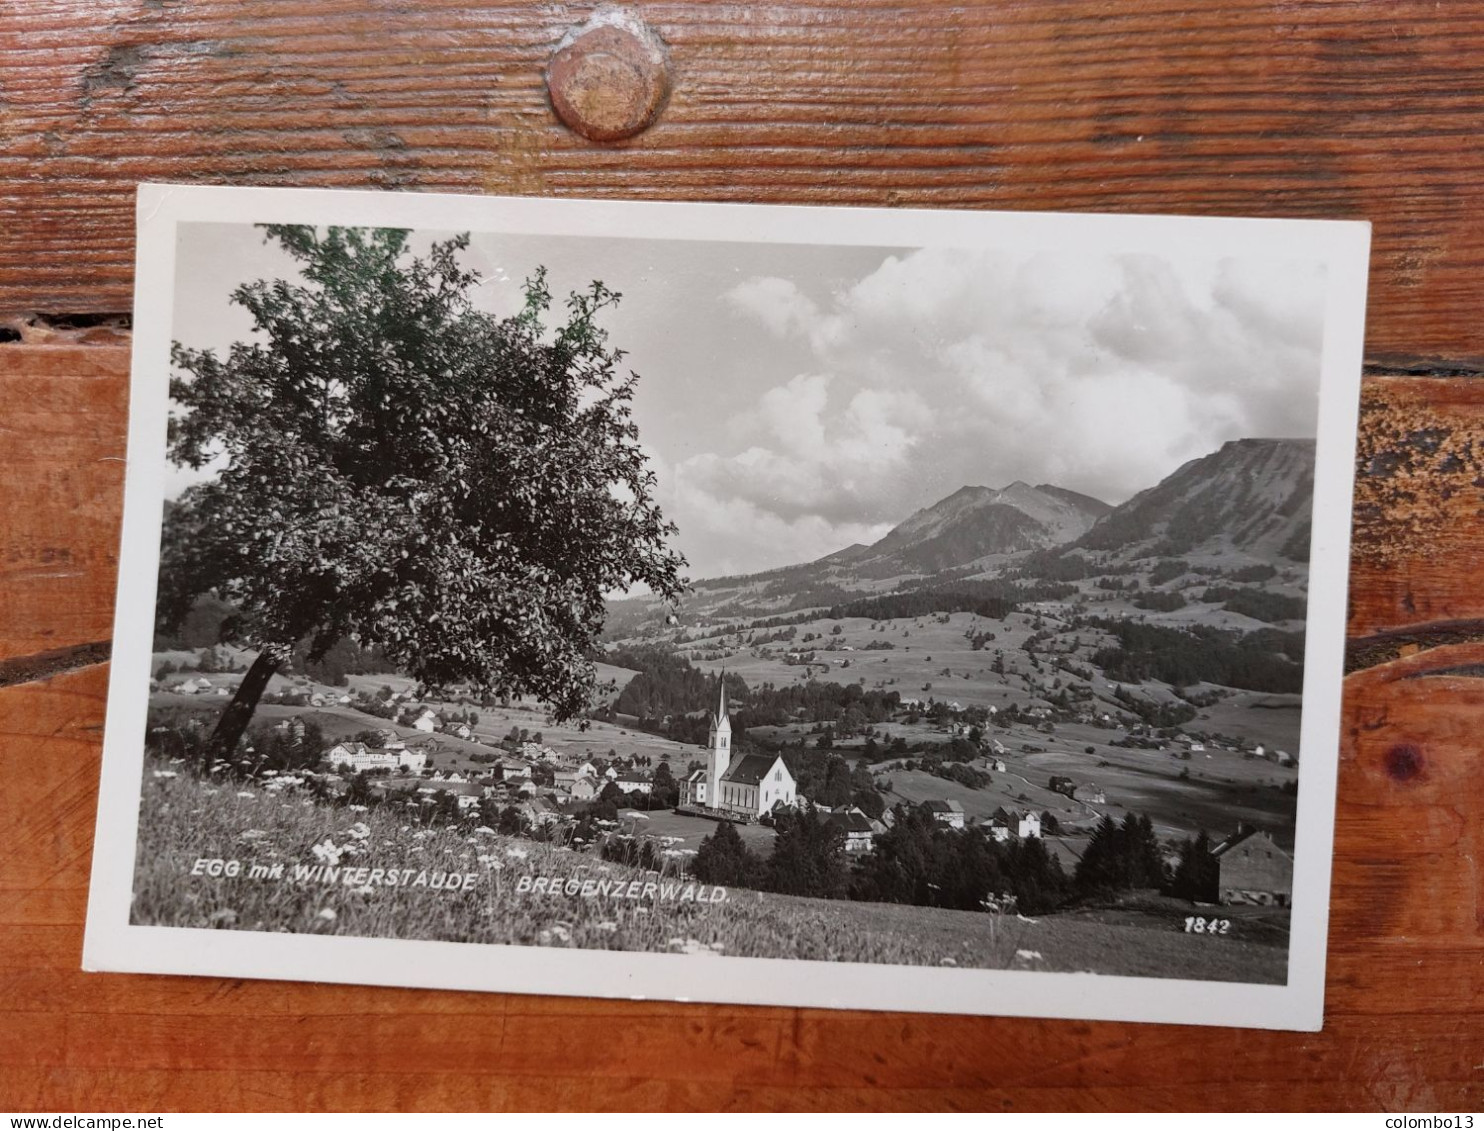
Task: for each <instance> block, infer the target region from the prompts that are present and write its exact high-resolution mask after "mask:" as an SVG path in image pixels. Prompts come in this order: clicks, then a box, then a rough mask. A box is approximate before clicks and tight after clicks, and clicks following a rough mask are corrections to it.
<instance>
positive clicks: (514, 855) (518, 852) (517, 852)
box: [505, 848, 530, 860]
mask: <svg viewBox="0 0 1484 1131" xmlns="http://www.w3.org/2000/svg"><path fill="white" fill-rule="evenodd" d="M505 855H506V856H509V857H510V858H511V859H512V860H524V859H525V858H526V857H527V856H529V855H530V853H529V852H527V851H526V850H525V849H524V848H507V849H506V850H505Z"/></svg>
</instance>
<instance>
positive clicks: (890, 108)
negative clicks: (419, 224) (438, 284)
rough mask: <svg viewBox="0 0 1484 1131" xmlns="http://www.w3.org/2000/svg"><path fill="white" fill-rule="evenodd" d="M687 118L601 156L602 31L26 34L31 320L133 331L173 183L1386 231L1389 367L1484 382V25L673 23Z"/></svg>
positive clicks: (9, 278) (1070, 9) (366, 23)
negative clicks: (1013, 212) (551, 68)
mask: <svg viewBox="0 0 1484 1131" xmlns="http://www.w3.org/2000/svg"><path fill="white" fill-rule="evenodd" d="M639 7H640V11H641V14H642V15H643V16H644V18H645V19H646V20H647V21H648V22H649V23H650V24H651V25H652V26H653V27H654V28H655V29H656V30H657V31H658V32H659V34H660V35H661V36H662V37H663V38H664V39H665V40H666V42H667V43H668V44H669V47H670V52H671V56H672V59H673V63H674V71H675V87H674V92H673V94H672V96H671V99H670V102H669V105H668V106H667V108H666V110H665V112H664V114H663V115H662V117H661V119H660V120H659V122H658V123H657V124H656V125H655V126H654V127H653V128H652V129H650V130H648V131H646V132H645V133H643V134H641V135H640V136H638V137H636V138H633V139H630V140H628V141H625V142H620V143H616V144H613V145H609V146H598V145H593V144H592V143H589V142H587V141H585V140H584V139H582V138H580V137H578V136H576V135H575V134H573V133H571V132H570V131H568V130H567V129H565V128H564V127H562V126H561V125H560V124H559V123H558V122H557V121H556V120H555V118H554V116H553V115H552V113H551V111H550V107H549V105H548V103H547V100H546V93H545V90H544V87H543V84H542V70H543V68H544V67H545V65H546V63H547V61H548V59H549V58H550V56H551V54H552V52H553V50H554V49H555V47H556V45H557V43H558V41H559V39H560V37H561V35H562V34H563V33H564V32H565V31H566V30H567V29H568V28H570V27H572V26H574V25H577V24H580V23H582V22H583V20H584V19H585V18H586V16H587V15H588V14H589V13H590V11H591V5H586V4H584V5H568V4H541V5H535V4H495V3H490V4H483V5H471V4H469V3H468V2H467V0H423V2H420V3H418V4H406V3H403V2H401V0H320V2H319V3H316V4H314V5H312V6H304V5H285V4H283V3H279V2H275V0H193V2H192V3H190V4H177V3H165V2H151V3H139V2H138V0H28V2H27V3H25V4H9V5H4V6H3V7H0V231H4V232H5V235H6V254H5V256H4V257H3V258H0V314H4V313H6V312H11V311H21V312H25V311H43V312H71V311H123V310H128V309H129V308H130V305H131V303H130V282H131V271H132V263H131V257H132V234H133V232H132V215H133V204H132V194H133V189H134V185H135V184H136V183H137V182H138V181H140V180H143V179H154V180H174V181H187V182H213V183H233V184H269V185H273V184H278V185H282V184H293V185H311V186H315V185H318V186H354V187H382V188H396V189H411V190H434V189H437V190H452V191H463V192H476V193H516V194H542V195H581V196H606V197H612V196H618V197H639V198H661V199H697V200H770V201H796V202H807V203H817V204H823V203H839V204H876V205H923V206H932V207H939V206H947V205H967V206H973V207H980V208H1007V209H1065V210H1080V211H1112V212H1180V213H1196V214H1222V215H1250V214H1259V215H1273V216H1308V217H1335V218H1347V219H1353V218H1363V219H1369V220H1372V221H1373V222H1374V223H1375V225H1376V229H1375V235H1376V240H1375V256H1374V269H1373V275H1372V288H1371V314H1372V317H1371V325H1372V330H1371V335H1370V346H1371V349H1372V352H1373V354H1374V355H1375V356H1376V357H1378V358H1380V359H1382V360H1387V359H1390V358H1392V357H1396V356H1408V357H1414V356H1418V355H1421V356H1435V357H1446V358H1450V359H1453V360H1458V359H1468V358H1473V359H1480V358H1484V321H1481V320H1480V319H1478V318H1477V317H1476V306H1477V302H1476V299H1477V282H1476V280H1477V278H1478V275H1479V272H1480V269H1481V265H1484V226H1481V225H1480V223H1479V222H1478V220H1477V217H1478V216H1479V215H1480V211H1481V209H1480V205H1481V193H1484V149H1481V147H1479V146H1477V145H1475V144H1473V141H1474V139H1475V138H1476V136H1477V133H1478V126H1479V115H1480V112H1481V108H1484V94H1481V91H1484V9H1481V8H1480V7H1479V6H1477V5H1471V4H1437V3H1434V2H1433V0H1373V2H1369V3H1366V2H1357V0H1314V2H1311V3H1276V4H1275V3H1272V2H1271V0H1206V2H1204V3H1201V4H1189V3H1175V2H1173V0H1124V2H1122V3H1119V4H1108V3H1106V2H1105V0H1058V2H1056V3H1046V2H1044V0H1003V2H1000V3H983V4H953V5H947V4H940V3H936V2H933V0H891V2H863V3H854V4H847V3H834V2H824V0H820V2H813V3H804V2H778V3H770V4H767V5H762V6H747V5H733V4H703V3H694V2H687V3H653V4H648V3H646V4H643V5H640V6H639Z"/></svg>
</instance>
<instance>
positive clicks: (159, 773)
mask: <svg viewBox="0 0 1484 1131" xmlns="http://www.w3.org/2000/svg"><path fill="white" fill-rule="evenodd" d="M154 773H155V777H157V778H176V777H179V776H180V775H179V774H177V773H176V772H175V771H174V770H156V771H155V772H154Z"/></svg>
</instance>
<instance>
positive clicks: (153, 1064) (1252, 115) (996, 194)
mask: <svg viewBox="0 0 1484 1131" xmlns="http://www.w3.org/2000/svg"><path fill="white" fill-rule="evenodd" d="M642 14H643V15H644V16H645V17H646V18H647V19H648V21H649V22H650V24H651V25H652V26H653V27H654V28H655V29H656V30H657V31H658V32H659V33H660V35H661V36H662V37H663V38H664V40H665V41H666V42H667V43H668V45H669V49H670V52H671V65H672V68H673V82H674V91H673V94H672V95H671V97H670V100H669V104H668V107H667V108H666V109H665V110H664V111H663V113H662V114H661V116H660V118H659V121H658V123H657V124H656V125H655V126H654V127H653V128H651V129H650V130H648V131H647V132H644V133H642V134H640V135H639V136H637V137H635V138H633V139H631V140H628V141H624V142H618V143H612V144H595V143H592V142H588V141H585V140H583V139H582V138H580V137H579V136H577V135H576V134H574V133H572V132H570V131H568V130H567V129H565V128H564V127H562V126H561V125H560V124H558V123H557V122H556V121H555V119H554V118H553V116H552V114H551V112H550V109H549V107H548V105H547V103H546V101H545V92H544V88H543V86H542V77H541V73H542V68H543V67H544V65H545V63H546V61H547V59H548V58H549V57H550V55H551V53H552V52H553V50H554V49H555V47H556V44H557V41H558V39H559V38H560V36H561V35H562V33H563V32H564V31H565V30H566V29H567V28H568V27H569V26H571V25H573V24H576V23H579V22H581V20H582V19H583V18H585V17H586V15H587V9H585V8H575V7H574V8H565V7H563V6H561V5H541V6H537V5H530V6H523V5H513V4H507V5H496V4H493V3H490V4H476V3H470V2H468V0H463V2H455V0H423V2H421V3H419V4H417V5H406V4H401V3H393V2H392V0H320V2H319V3H316V4H313V5H302V4H283V3H275V2H273V0H245V2H238V0H190V2H187V0H150V2H146V3H142V4H141V3H138V2H136V0H28V2H27V3H24V4H12V5H6V6H4V8H3V9H0V233H3V239H4V243H3V249H4V250H3V252H0V394H3V400H0V404H3V406H4V407H3V409H0V436H3V439H4V461H5V462H4V472H3V474H0V515H3V521H0V683H3V684H6V685H8V686H5V687H4V689H3V690H0V766H3V769H4V772H5V777H4V780H5V783H6V784H5V788H4V790H0V1108H6V1107H11V1108H19V1109H28V1110H48V1111H51V1110H61V1111H67V1110H73V1111H84V1110H120V1111H121V1110H130V1109H134V1110H138V1111H164V1110H177V1109H187V1110H189V1109H196V1110H201V1109H205V1110H221V1109H235V1108H242V1109H299V1108H321V1107H329V1108H372V1109H379V1108H392V1109H414V1108H439V1107H451V1108H515V1107H586V1106H593V1107H605V1108H606V1107H670V1108H690V1107H735V1108H878V1109H881V1108H892V1109H898V1108H919V1107H921V1108H981V1109H989V1110H996V1111H998V1110H1022V1109H1034V1108H1087V1109H1113V1108H1179V1109H1198V1108H1207V1107H1210V1108H1236V1109H1246V1108H1310V1107H1318V1108H1346V1107H1356V1108H1371V1109H1374V1108H1379V1107H1387V1108H1399V1109H1407V1110H1412V1111H1449V1110H1455V1111H1456V1110H1460V1109H1464V1110H1467V1109H1478V1108H1480V1107H1484V902H1481V895H1484V891H1481V889H1484V857H1481V852H1480V850H1481V847H1484V845H1481V841H1484V832H1481V829H1484V770H1481V766H1484V762H1481V758H1480V753H1479V745H1480V741H1481V736H1484V680H1481V679H1480V678H1479V675H1480V673H1481V672H1484V585H1481V581H1484V570H1481V564H1484V558H1481V555H1484V534H1481V530H1480V521H1479V519H1480V503H1481V490H1480V487H1481V484H1484V478H1481V477H1484V469H1481V466H1480V464H1481V461H1484V382H1481V381H1480V380H1479V376H1478V374H1479V365H1480V359H1481V358H1484V317H1481V314H1480V310H1481V303H1480V301H1479V300H1480V297H1481V290H1480V287H1479V285H1478V281H1477V277H1478V275H1479V272H1480V270H1481V260H1484V147H1481V146H1480V145H1479V142H1478V139H1479V134H1480V130H1481V124H1484V122H1481V117H1484V8H1481V7H1480V6H1477V5H1468V4H1449V5H1437V4H1434V3H1432V2H1431V0H1428V2H1425V3H1424V2H1421V0H1373V2H1359V0H1314V2H1312V3H1284V4H1273V3H1270V2H1263V3H1258V2H1257V0H1207V2H1205V3H1202V4H1176V3H1170V2H1168V0H1165V2H1160V0H1125V2H1123V3H1108V2H1106V0H1056V2H1047V0H1034V2H1019V0H1016V2H1004V3H996V4H983V5H952V6H949V5H939V4H934V3H927V2H923V0H900V2H898V3H894V4H889V5H888V4H884V3H862V4H858V5H845V4H834V3H827V2H823V0H821V2H817V3H776V4H771V5H768V6H767V7H765V8H749V7H747V6H737V5H714V6H713V5H707V4H700V3H694V2H676V3H656V4H652V5H645V6H644V7H643V8H642ZM143 179H155V180H180V181H205V182H220V183H234V184H268V185H324V186H381V187H386V188H398V189H420V190H433V189H442V190H457V191H465V192H470V191H472V192H498V193H520V194H552V195H585V196H613V197H641V198H658V199H700V200H766V201H807V202H812V203H839V204H875V205H925V206H939V205H942V206H946V205H954V206H965V207H981V208H1010V209H1026V208H1033V209H1071V210H1084V211H1088V210H1097V211H1115V212H1129V211H1146V212H1147V211H1164V212H1181V213H1198V214H1221V215H1243V214H1263V215H1273V216H1319V217H1351V218H1366V219H1370V220H1372V221H1373V222H1374V223H1375V225H1376V227H1375V251H1374V261H1373V269H1372V276H1371V306H1370V317H1369V334H1368V356H1369V357H1370V358H1371V359H1372V362H1373V364H1372V365H1371V366H1370V371H1369V375H1368V376H1367V379H1366V383H1365V393H1364V402H1365V403H1364V412H1363V424H1362V436H1361V455H1360V460H1359V469H1358V470H1359V476H1360V478H1359V483H1358V486H1357V499H1356V501H1357V521H1356V528H1355V546H1354V569H1353V572H1352V576H1351V616H1350V636H1351V647H1350V661H1351V666H1352V669H1353V670H1352V674H1350V675H1349V676H1348V677H1347V695H1346V708H1345V721H1344V742H1343V747H1342V750H1341V755H1340V756H1341V766H1340V782H1339V816H1338V824H1337V829H1336V848H1335V872H1334V894H1333V911H1332V915H1331V943H1330V952H1329V981H1328V990H1327V1001H1328V1009H1327V1020H1326V1025H1325V1029H1324V1031H1323V1032H1322V1033H1319V1034H1307V1035H1306V1034H1289V1033H1259V1032H1249V1031H1235V1030H1224V1029H1189V1028H1176V1027H1166V1026H1153V1025H1121V1024H1103V1023H1085V1022H1066V1021H1026V1020H1006V1019H996V1018H963V1017H932V1016H908V1015H894V1014H865V1013H836V1012H829V1011H815V1010H792V1009H750V1008H740V1007H732V1006H681V1005H636V1004H625V1003H609V1002H599V1001H588V1000H580V999H573V1000H563V999H552V998H536V997H521V996H501V995H478V994H456V993H433V992H425V991H416V990H406V991H399V990H387V989H364V988H355V987H330V986H303V985H294V984H288V983H262V982H243V981H227V980H214V979H191V978H154V977H134V976H104V975H84V974H82V973H81V972H80V971H79V969H78V965H79V954H80V948H81V940H82V919H83V910H84V904H85V898H86V888H87V876H88V866H89V860H90V851H91V842H92V823H93V816H94V805H95V801H96V788H97V778H98V758H99V741H100V736H101V733H102V726H103V706H104V691H105V686H106V682H107V665H106V658H107V654H108V636H109V632H110V622H111V613H112V603H113V585H114V571H115V565H116V561H117V557H116V554H117V547H116V539H117V533H118V521H119V505H120V488H121V484H122V481H123V463H122V460H121V457H122V456H123V453H124V428H125V419H126V389H125V385H126V374H127V369H128V356H127V343H128V333H127V329H126V320H125V319H124V318H123V317H122V316H121V315H122V312H127V311H128V310H129V309H130V306H131V301H132V296H131V262H132V260H131V256H132V193H133V185H134V184H135V183H136V182H137V181H139V180H143Z"/></svg>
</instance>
